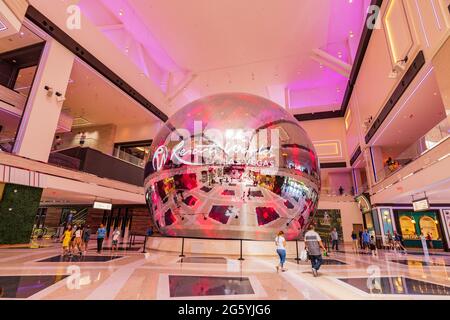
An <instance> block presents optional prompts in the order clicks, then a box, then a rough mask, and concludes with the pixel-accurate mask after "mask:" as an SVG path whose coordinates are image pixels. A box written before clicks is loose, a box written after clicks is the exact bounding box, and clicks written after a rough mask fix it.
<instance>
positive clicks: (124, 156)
mask: <svg viewBox="0 0 450 320" xmlns="http://www.w3.org/2000/svg"><path fill="white" fill-rule="evenodd" d="M114 157H116V158H118V159H120V160H123V161H126V162H128V163H131V164H134V165H135V166H138V167H141V168H144V167H145V161H144V160H143V159H141V158H138V157H135V156H133V155H131V154H129V153H127V152H124V151H122V150H120V149H118V148H115V149H114Z"/></svg>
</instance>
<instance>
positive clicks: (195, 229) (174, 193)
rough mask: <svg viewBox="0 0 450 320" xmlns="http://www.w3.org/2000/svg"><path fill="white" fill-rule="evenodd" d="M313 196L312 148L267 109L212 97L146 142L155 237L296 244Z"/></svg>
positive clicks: (237, 97)
mask: <svg viewBox="0 0 450 320" xmlns="http://www.w3.org/2000/svg"><path fill="white" fill-rule="evenodd" d="M319 191H320V173H319V163H318V159H317V155H316V152H315V150H314V146H313V144H312V142H311V140H310V139H309V137H308V135H307V134H306V132H305V130H303V128H302V127H301V126H300V124H299V122H298V121H297V120H296V119H295V118H294V117H293V116H292V115H291V114H290V113H288V112H287V111H286V110H284V109H283V108H282V107H280V106H279V105H277V104H275V103H274V102H272V101H270V100H267V99H264V98H261V97H258V96H254V95H250V94H242V93H225V94H217V95H213V96H209V97H205V98H202V99H200V100H197V101H194V102H192V103H190V104H188V105H187V106H185V107H183V108H182V109H180V110H179V111H178V112H176V113H175V114H174V115H173V116H172V117H170V119H169V120H168V121H167V122H166V123H165V124H164V125H163V127H162V128H161V130H160V131H159V133H158V134H157V135H156V137H155V139H154V140H153V143H152V146H151V149H150V153H149V155H148V159H147V163H146V167H145V197H146V201H147V205H148V208H149V210H150V213H151V217H152V219H153V222H154V225H155V226H156V227H157V228H158V229H159V232H161V234H163V235H166V236H177V237H194V238H196V237H199V238H217V239H247V240H273V239H274V238H275V236H276V234H277V233H278V232H279V231H283V232H284V233H285V236H286V238H287V239H288V240H290V239H296V238H297V237H298V236H299V235H300V234H301V232H302V231H303V230H304V229H305V227H306V226H307V225H308V224H309V223H310V221H311V218H312V215H313V214H314V211H315V209H316V206H317V202H318V195H319Z"/></svg>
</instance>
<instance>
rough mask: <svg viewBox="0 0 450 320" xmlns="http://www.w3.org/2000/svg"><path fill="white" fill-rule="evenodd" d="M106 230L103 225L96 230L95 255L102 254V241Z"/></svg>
mask: <svg viewBox="0 0 450 320" xmlns="http://www.w3.org/2000/svg"><path fill="white" fill-rule="evenodd" d="M105 236H106V229H105V227H104V226H103V224H101V225H100V227H99V228H98V229H97V253H102V248H103V240H105Z"/></svg>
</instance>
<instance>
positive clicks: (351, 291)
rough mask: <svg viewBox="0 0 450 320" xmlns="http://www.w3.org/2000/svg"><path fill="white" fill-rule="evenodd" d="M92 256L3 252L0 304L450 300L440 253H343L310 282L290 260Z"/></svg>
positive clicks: (138, 252) (447, 258)
mask: <svg viewBox="0 0 450 320" xmlns="http://www.w3.org/2000/svg"><path fill="white" fill-rule="evenodd" d="M124 246H126V244H125V245H124ZM106 247H108V245H107V244H106ZM92 248H93V247H92ZM92 248H90V249H89V250H88V251H87V254H86V255H85V256H82V257H79V256H74V257H72V258H68V257H61V256H60V254H61V250H60V244H52V243H47V244H45V246H43V247H42V248H39V249H27V248H26V247H24V246H21V247H15V248H0V299H34V300H40V299H43V300H74V299H76V300H85V299H87V300H98V299H107V300H114V299H117V300H128V299H132V300H144V299H164V300H169V299H195V300H199V299H233V300H236V299H246V300H248V299H251V300H267V299H270V300H284V299H294V300H296V299H313V300H329V299H346V300H348V299H356V300H359V299H363V300H368V299H448V300H450V267H449V266H450V254H447V253H442V252H440V253H439V254H436V255H434V254H432V255H430V257H429V259H426V258H425V257H424V256H423V255H421V254H420V253H413V252H412V253H410V254H407V255H405V254H400V253H393V252H382V251H380V252H379V255H378V257H373V256H371V255H365V254H357V253H353V252H351V249H350V248H345V252H337V253H331V254H330V256H329V257H326V258H325V259H326V261H325V263H324V265H323V266H322V268H321V270H320V272H319V277H314V276H313V275H312V272H311V269H310V266H309V263H307V262H299V263H297V262H296V261H295V259H294V258H295V256H292V253H289V254H288V262H287V265H286V266H287V268H288V271H286V272H280V273H277V271H276V268H275V265H276V264H277V257H276V256H275V255H273V256H246V257H245V260H244V261H239V260H238V257H236V256H221V255H217V256H211V255H187V256H186V257H184V258H180V257H179V256H178V254H176V253H167V252H157V251H147V252H146V253H143V252H142V247H139V245H136V246H132V247H131V250H124V249H123V250H119V251H116V252H115V253H114V254H113V253H111V252H110V251H109V250H105V251H104V252H103V253H102V254H101V255H99V254H97V253H96V252H95V250H91V249H92ZM124 248H125V247H124Z"/></svg>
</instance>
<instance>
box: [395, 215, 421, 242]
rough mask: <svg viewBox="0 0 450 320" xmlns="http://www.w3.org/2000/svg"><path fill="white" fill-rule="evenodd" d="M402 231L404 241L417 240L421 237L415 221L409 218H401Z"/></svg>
mask: <svg viewBox="0 0 450 320" xmlns="http://www.w3.org/2000/svg"><path fill="white" fill-rule="evenodd" d="M399 220H400V229H401V232H402V235H403V239H404V240H417V239H419V236H418V235H417V233H416V226H415V220H413V219H412V218H411V217H408V216H401V217H400V219H399Z"/></svg>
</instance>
